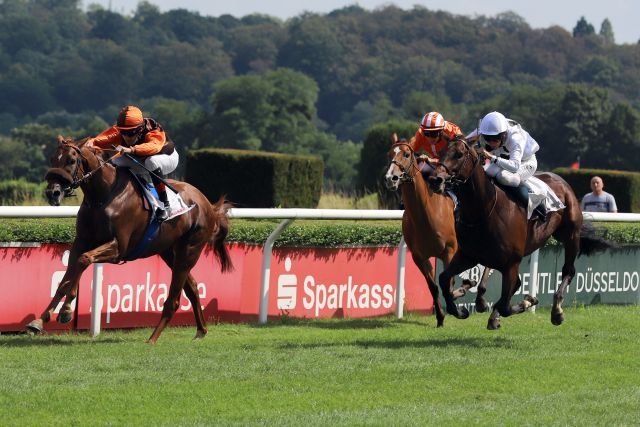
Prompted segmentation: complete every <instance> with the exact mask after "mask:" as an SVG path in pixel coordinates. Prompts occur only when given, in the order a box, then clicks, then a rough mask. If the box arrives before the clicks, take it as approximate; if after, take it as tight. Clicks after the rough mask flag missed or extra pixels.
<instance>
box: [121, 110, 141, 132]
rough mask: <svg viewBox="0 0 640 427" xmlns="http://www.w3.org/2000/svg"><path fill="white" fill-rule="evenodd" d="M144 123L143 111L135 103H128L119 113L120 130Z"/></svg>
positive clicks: (133, 127)
mask: <svg viewBox="0 0 640 427" xmlns="http://www.w3.org/2000/svg"><path fill="white" fill-rule="evenodd" d="M143 123H144V118H143V117H142V111H140V109H139V108H138V107H134V106H133V105H127V106H126V107H124V108H123V109H122V110H120V113H119V114H118V120H117V121H116V126H117V127H118V129H120V130H130V129H135V128H137V127H139V126H140V125H142V124H143Z"/></svg>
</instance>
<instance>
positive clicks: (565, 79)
mask: <svg viewBox="0 0 640 427" xmlns="http://www.w3.org/2000/svg"><path fill="white" fill-rule="evenodd" d="M81 6H82V2H80V1H79V0H55V1H54V0H4V1H2V2H0V134H1V135H2V136H0V179H17V178H26V179H27V180H30V181H40V180H41V179H42V176H43V169H44V168H45V167H46V158H47V152H46V151H47V150H46V148H47V147H49V146H51V145H52V144H53V141H54V140H55V139H54V136H55V135H56V134H57V133H64V134H68V135H74V136H78V137H80V136H86V135H92V134H96V133H97V132H99V131H101V130H103V129H104V128H106V127H107V126H108V125H110V124H112V123H113V121H114V119H115V116H116V114H117V111H118V110H119V108H120V107H121V106H123V105H125V104H128V103H135V104H138V105H140V106H141V107H142V108H143V110H144V111H145V112H146V113H147V114H148V115H150V116H152V117H154V118H156V119H158V120H159V121H160V122H161V123H162V124H163V125H164V126H165V128H166V129H168V131H169V132H170V135H171V136H172V137H173V139H174V140H176V141H177V142H178V145H179V147H180V149H181V150H186V149H188V148H195V147H197V148H200V147H224V148H246V149H254V150H268V151H279V152H286V153H303V154H315V155H320V156H322V157H323V160H324V162H325V185H327V186H329V187H333V188H337V189H345V190H353V189H354V188H355V183H356V182H357V174H358V163H359V160H360V157H361V147H362V141H363V140H364V139H365V135H366V133H367V130H368V129H370V128H371V126H373V125H375V124H379V123H382V122H387V121H388V120H391V119H401V120H411V121H413V122H414V123H416V126H417V122H418V120H419V119H420V117H421V116H422V115H423V114H424V113H425V112H426V111H429V110H438V111H441V112H442V113H443V114H444V115H445V118H447V119H449V120H451V121H453V122H456V123H458V124H460V125H461V126H462V127H463V129H465V130H466V131H470V130H471V129H472V128H473V127H475V126H476V124H477V121H478V118H480V117H481V116H482V115H483V114H485V113H486V112H488V111H491V110H500V111H502V112H504V113H505V114H506V115H508V116H510V117H511V118H513V119H515V120H518V121H520V122H521V123H522V124H523V125H524V126H525V127H526V128H527V129H528V130H530V132H531V133H532V134H533V135H534V137H535V138H536V139H537V140H538V141H539V142H541V145H542V150H541V152H540V155H539V161H540V163H541V167H540V168H541V169H542V168H545V169H550V168H553V167H556V166H567V165H569V164H570V163H572V162H574V161H575V160H576V159H577V158H578V157H580V159H581V164H582V165H583V166H589V167H598V168H613V169H622V170H637V168H638V164H640V113H639V111H638V110H639V109H640V97H639V96H638V95H639V94H640V45H638V44H625V45H617V44H615V36H614V29H613V28H612V27H611V24H610V23H609V21H608V20H605V21H604V22H602V23H601V25H600V30H599V31H596V30H595V28H594V26H593V25H592V24H590V23H588V22H586V21H585V20H584V19H583V18H579V17H578V16H576V22H577V24H576V27H575V28H574V30H573V32H572V33H569V32H567V31H566V30H564V29H562V28H560V27H550V28H546V29H532V28H531V27H530V26H529V25H528V24H527V23H526V22H525V21H524V20H523V18H521V17H519V16H518V15H515V14H513V13H510V12H506V13H503V14H500V15H497V16H495V17H476V18H469V17H464V16H456V15H452V14H449V13H445V12H435V11H431V10H428V9H426V8H424V7H417V6H416V7H414V8H413V9H411V10H402V9H399V8H397V7H393V6H388V7H385V8H382V9H379V10H375V11H366V10H364V9H362V8H360V7H358V6H350V7H346V8H343V9H339V10H335V11H333V12H331V13H329V14H326V15H324V14H322V15H320V14H303V15H300V16H298V17H295V18H292V19H290V20H287V21H284V22H283V21H281V20H279V19H276V18H272V17H269V16H264V15H248V16H245V17H242V18H239V19H238V18H234V17H232V16H230V15H223V16H220V17H205V16H200V15H199V14H198V13H195V12H189V11H186V10H172V11H168V12H165V13H161V12H160V11H159V9H158V8H157V7H156V6H154V5H153V4H151V3H148V2H141V3H140V4H139V5H138V8H137V9H136V11H135V12H134V13H133V14H132V15H131V16H125V15H122V14H119V13H117V12H113V11H110V10H105V9H104V8H102V7H100V6H96V5H91V6H89V8H88V9H87V10H86V11H85V10H83V9H82V7H81ZM405 136H410V135H405ZM43 148H44V150H43Z"/></svg>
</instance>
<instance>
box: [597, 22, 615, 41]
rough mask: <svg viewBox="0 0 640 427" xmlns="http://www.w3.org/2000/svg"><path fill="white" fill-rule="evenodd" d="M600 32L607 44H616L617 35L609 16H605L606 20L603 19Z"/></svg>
mask: <svg viewBox="0 0 640 427" xmlns="http://www.w3.org/2000/svg"><path fill="white" fill-rule="evenodd" d="M599 34H600V37H602V40H603V41H604V44H605V45H613V44H616V41H615V37H614V35H613V26H612V25H611V22H610V21H609V18H604V21H602V24H601V25H600V33H599Z"/></svg>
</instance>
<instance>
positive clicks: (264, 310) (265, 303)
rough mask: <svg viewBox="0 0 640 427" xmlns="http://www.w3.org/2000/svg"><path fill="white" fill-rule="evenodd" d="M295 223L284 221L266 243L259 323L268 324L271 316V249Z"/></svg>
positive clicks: (263, 256)
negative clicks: (280, 236)
mask: <svg viewBox="0 0 640 427" xmlns="http://www.w3.org/2000/svg"><path fill="white" fill-rule="evenodd" d="M292 222H293V219H291V218H288V219H285V220H284V221H282V222H281V223H280V224H279V225H278V226H277V227H276V229H275V230H273V232H272V233H271V234H270V235H269V237H268V238H267V241H266V242H264V251H263V253H262V283H261V285H260V311H259V313H258V323H260V324H261V325H264V324H265V323H267V315H268V314H269V279H270V276H271V249H272V248H273V242H275V240H276V239H277V238H278V236H279V235H280V234H281V233H282V232H283V231H284V230H285V228H287V227H288V226H289V224H291V223H292Z"/></svg>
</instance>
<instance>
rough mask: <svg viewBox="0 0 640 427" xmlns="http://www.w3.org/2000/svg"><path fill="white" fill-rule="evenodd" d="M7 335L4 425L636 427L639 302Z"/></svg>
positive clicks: (0, 408) (0, 390) (0, 354)
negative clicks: (555, 312)
mask: <svg viewBox="0 0 640 427" xmlns="http://www.w3.org/2000/svg"><path fill="white" fill-rule="evenodd" d="M486 320H487V316H486V315H475V316H472V317H471V318H469V319H468V320H464V321H463V320H456V319H452V318H450V317H448V318H447V320H446V324H445V327H444V328H443V329H440V330H437V329H435V327H434V324H435V319H434V318H433V317H431V316H426V317H423V316H415V315H414V316H409V317H408V318H405V319H404V320H400V321H399V320H396V319H393V318H383V319H365V320H348V319H347V320H324V321H304V320H294V319H290V318H283V319H281V321H279V322H273V323H272V324H270V325H268V326H265V327H259V326H255V325H238V324H221V325H216V326H212V327H211V328H210V331H209V335H208V336H207V337H206V338H205V339H204V340H200V341H192V337H193V335H194V334H195V329H194V328H169V329H167V330H165V333H164V334H163V335H162V336H161V337H160V340H159V342H158V344H157V345H155V346H149V345H146V344H145V343H144V340H145V339H146V338H147V337H148V336H149V334H150V330H148V329H147V330H134V331H130V332H126V331H106V332H103V333H102V334H101V335H100V336H99V337H98V338H96V339H91V338H89V337H88V336H87V335H85V334H81V335H59V336H36V337H31V336H25V335H16V336H6V335H3V336H0V378H2V381H0V420H2V421H1V422H0V424H2V425H20V426H22V425H46V424H56V425H60V424H69V425H105V424H111V425H113V424H116V425H202V424H221V425H230V424H236V425H247V424H251V425H255V424H261V425H303V424H306V425H371V424H373V425H454V423H455V425H465V424H480V425H491V426H493V425H517V426H520V425H545V426H546V425H589V426H591V425H632V424H637V423H638V422H639V420H640V336H639V335H640V332H639V330H640V328H639V326H640V308H639V307H638V306H626V307H612V306H591V307H586V308H569V309H567V310H566V322H565V324H564V325H562V326H560V327H555V326H552V325H551V323H550V321H549V312H548V311H547V310H538V312H537V313H526V314H523V315H520V316H515V317H511V318H509V319H503V322H502V323H503V328H502V330H500V331H487V330H486V329H485V324H486Z"/></svg>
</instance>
